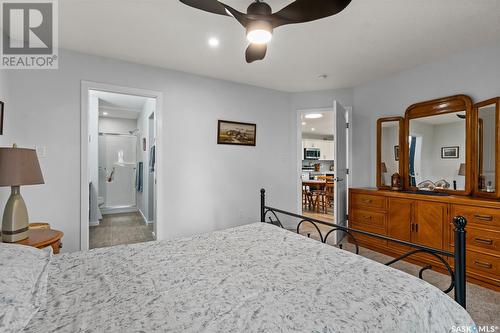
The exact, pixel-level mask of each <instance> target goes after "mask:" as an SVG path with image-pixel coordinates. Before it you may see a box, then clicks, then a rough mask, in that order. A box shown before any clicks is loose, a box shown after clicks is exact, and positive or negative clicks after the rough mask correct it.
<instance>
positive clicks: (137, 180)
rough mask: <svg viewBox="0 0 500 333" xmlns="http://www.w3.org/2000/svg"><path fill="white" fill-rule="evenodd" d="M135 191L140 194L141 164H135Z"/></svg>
mask: <svg viewBox="0 0 500 333" xmlns="http://www.w3.org/2000/svg"><path fill="white" fill-rule="evenodd" d="M135 189H136V190H137V192H142V162H139V163H137V170H136V172H135Z"/></svg>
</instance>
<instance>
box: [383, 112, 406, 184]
mask: <svg viewBox="0 0 500 333" xmlns="http://www.w3.org/2000/svg"><path fill="white" fill-rule="evenodd" d="M403 125H404V122H403V117H387V118H380V119H378V120H377V187H378V188H379V189H389V188H391V177H392V175H393V174H395V173H398V174H399V175H400V176H401V174H402V170H401V168H402V164H401V162H402V158H401V149H400V148H401V143H402V142H403V140H402V139H403V133H404V131H403Z"/></svg>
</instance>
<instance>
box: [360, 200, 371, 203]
mask: <svg viewBox="0 0 500 333" xmlns="http://www.w3.org/2000/svg"><path fill="white" fill-rule="evenodd" d="M361 202H363V203H371V202H372V200H371V199H363V200H361Z"/></svg>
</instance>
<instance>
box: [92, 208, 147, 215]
mask: <svg viewBox="0 0 500 333" xmlns="http://www.w3.org/2000/svg"><path fill="white" fill-rule="evenodd" d="M137 211H138V209H137V207H123V208H122V207H119V208H103V207H101V213H102V214H103V215H104V214H120V213H135V212H137Z"/></svg>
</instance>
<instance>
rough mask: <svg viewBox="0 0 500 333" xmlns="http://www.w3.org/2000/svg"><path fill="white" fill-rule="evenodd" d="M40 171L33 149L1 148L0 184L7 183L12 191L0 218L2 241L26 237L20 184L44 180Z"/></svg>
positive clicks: (25, 215) (41, 182) (11, 241)
mask: <svg viewBox="0 0 500 333" xmlns="http://www.w3.org/2000/svg"><path fill="white" fill-rule="evenodd" d="M43 183H44V182H43V176H42V171H41V170H40V164H39V163H38V157H37V156H36V151H35V150H34V149H24V148H17V146H16V145H15V144H14V146H13V147H12V148H0V186H10V187H11V194H10V197H9V200H8V201H7V204H6V205H5V210H4V212H3V219H2V241H4V242H8V243H13V242H17V241H20V240H23V239H26V238H28V225H29V219H28V210H27V209H26V204H25V203H24V200H23V197H22V196H21V192H20V186H21V185H37V184H43Z"/></svg>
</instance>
